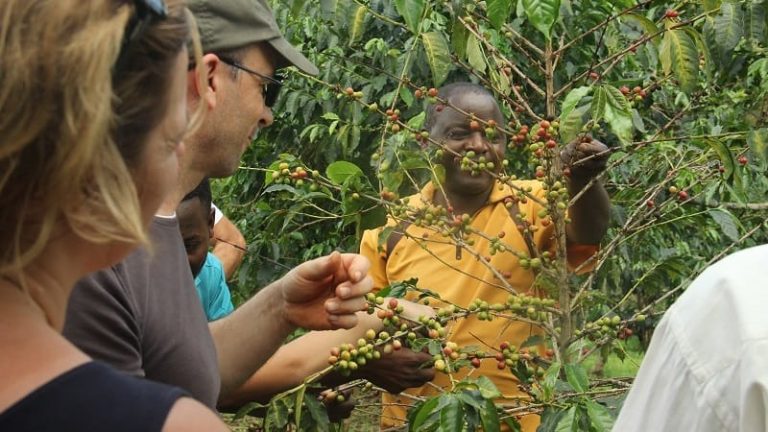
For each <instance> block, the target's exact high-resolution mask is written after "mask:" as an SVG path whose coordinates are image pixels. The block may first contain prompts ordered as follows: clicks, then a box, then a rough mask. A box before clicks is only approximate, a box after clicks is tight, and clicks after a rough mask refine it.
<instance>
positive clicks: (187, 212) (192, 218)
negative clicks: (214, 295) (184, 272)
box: [176, 198, 213, 276]
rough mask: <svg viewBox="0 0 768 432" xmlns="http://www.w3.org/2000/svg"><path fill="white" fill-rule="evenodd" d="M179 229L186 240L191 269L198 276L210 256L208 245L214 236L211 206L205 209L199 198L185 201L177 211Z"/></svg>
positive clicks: (185, 246)
mask: <svg viewBox="0 0 768 432" xmlns="http://www.w3.org/2000/svg"><path fill="white" fill-rule="evenodd" d="M176 216H177V217H178V218H179V229H180V230H181V236H182V237H183V238H184V248H185V249H186V250H187V258H188V259H189V267H190V269H192V275H193V276H197V275H198V273H200V269H202V267H203V263H205V258H206V257H207V256H208V244H209V242H210V239H211V235H212V234H213V214H212V212H211V208H210V206H208V208H207V209H206V208H203V204H202V203H201V202H200V199H199V198H193V199H190V200H187V201H183V202H182V203H181V204H179V207H178V208H177V209H176Z"/></svg>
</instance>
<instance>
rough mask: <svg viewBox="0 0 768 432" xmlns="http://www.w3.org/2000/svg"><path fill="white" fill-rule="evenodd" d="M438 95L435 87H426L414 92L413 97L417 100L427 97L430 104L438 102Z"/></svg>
mask: <svg viewBox="0 0 768 432" xmlns="http://www.w3.org/2000/svg"><path fill="white" fill-rule="evenodd" d="M437 94H438V91H437V89H436V88H434V87H430V88H429V89H427V88H426V87H420V88H418V89H416V90H415V91H414V92H413V95H414V96H415V97H416V99H421V98H423V97H427V101H428V102H429V103H435V102H436V101H437Z"/></svg>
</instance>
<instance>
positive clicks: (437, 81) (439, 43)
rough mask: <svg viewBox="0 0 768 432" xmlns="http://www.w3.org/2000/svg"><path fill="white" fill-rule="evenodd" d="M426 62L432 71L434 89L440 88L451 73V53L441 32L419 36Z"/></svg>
mask: <svg viewBox="0 0 768 432" xmlns="http://www.w3.org/2000/svg"><path fill="white" fill-rule="evenodd" d="M421 40H422V42H423V44H424V52H425V53H426V54H427V62H428V63H429V68H430V69H431V70H432V81H433V83H434V85H435V87H440V86H441V85H442V84H443V82H444V81H445V79H446V78H447V77H448V72H450V71H451V66H452V63H451V53H450V50H449V49H448V41H447V40H446V39H445V36H443V34H442V33H441V32H429V33H424V34H423V35H421Z"/></svg>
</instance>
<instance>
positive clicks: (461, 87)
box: [424, 81, 494, 131]
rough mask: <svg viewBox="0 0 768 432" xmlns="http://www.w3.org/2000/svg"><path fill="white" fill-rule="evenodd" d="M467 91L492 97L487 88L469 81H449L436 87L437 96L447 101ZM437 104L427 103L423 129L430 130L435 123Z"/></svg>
mask: <svg viewBox="0 0 768 432" xmlns="http://www.w3.org/2000/svg"><path fill="white" fill-rule="evenodd" d="M467 93H470V94H471V93H475V94H481V95H485V96H490V97H492V98H494V96H493V93H491V92H490V91H488V89H487V88H485V87H483V86H481V85H479V84H475V83H473V82H469V81H460V82H455V83H451V84H448V85H445V86H443V87H440V89H438V95H439V97H440V98H442V99H443V100H445V101H448V102H450V101H451V98H453V97H455V96H458V95H463V94H467ZM438 105H439V103H436V104H429V106H428V107H427V114H426V117H425V119H424V129H426V130H427V131H431V130H432V127H433V126H434V125H435V112H436V109H437V106H438Z"/></svg>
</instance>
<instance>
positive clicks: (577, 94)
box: [560, 86, 592, 118]
mask: <svg viewBox="0 0 768 432" xmlns="http://www.w3.org/2000/svg"><path fill="white" fill-rule="evenodd" d="M591 90H592V87H591V86H583V87H577V88H575V89H573V90H571V91H570V92H568V95H566V96H565V99H564V100H563V105H562V107H561V108H560V118H566V117H568V115H569V114H570V113H571V111H573V109H574V108H576V105H578V104H579V102H581V100H582V99H583V98H584V96H586V95H588V94H589V92H590V91H591Z"/></svg>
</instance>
